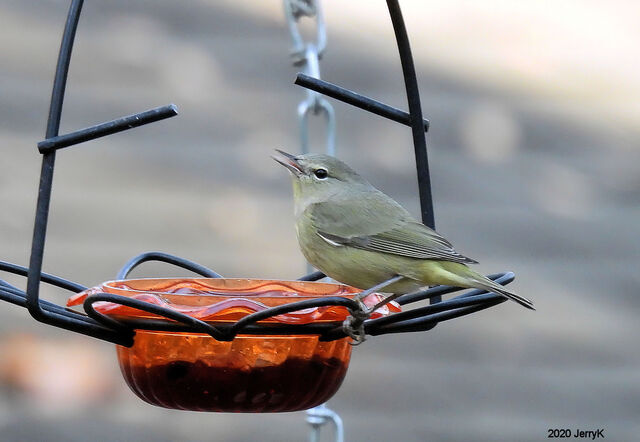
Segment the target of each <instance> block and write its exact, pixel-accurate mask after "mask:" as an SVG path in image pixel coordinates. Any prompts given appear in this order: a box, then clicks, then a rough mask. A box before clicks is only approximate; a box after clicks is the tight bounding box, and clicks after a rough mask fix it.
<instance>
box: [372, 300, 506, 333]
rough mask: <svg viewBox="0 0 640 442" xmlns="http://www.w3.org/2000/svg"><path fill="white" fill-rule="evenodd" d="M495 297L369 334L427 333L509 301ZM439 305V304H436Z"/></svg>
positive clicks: (376, 330) (391, 325)
mask: <svg viewBox="0 0 640 442" xmlns="http://www.w3.org/2000/svg"><path fill="white" fill-rule="evenodd" d="M490 296H493V298H494V299H493V300H491V299H489V300H486V301H483V302H482V303H478V304H477V305H474V306H468V307H463V308H459V309H454V310H445V311H443V312H440V313H434V314H433V315H429V316H426V317H422V318H414V319H408V320H406V321H402V322H398V323H395V324H388V325H385V326H381V327H380V328H378V329H373V330H371V331H370V332H368V333H369V334H370V335H372V336H378V335H383V334H389V333H409V332H418V331H426V330H430V329H432V328H433V327H435V326H436V324H438V323H440V322H443V321H448V320H451V319H455V318H459V317H460V316H466V315H469V314H471V313H475V312H478V311H480V310H485V309H487V308H490V307H493V306H495V305H497V304H500V303H502V302H505V301H506V300H507V299H506V298H503V297H501V296H497V295H490ZM434 305H437V304H434Z"/></svg>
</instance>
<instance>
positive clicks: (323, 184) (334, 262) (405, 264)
mask: <svg viewBox="0 0 640 442" xmlns="http://www.w3.org/2000/svg"><path fill="white" fill-rule="evenodd" d="M276 150H277V152H279V153H280V155H281V156H280V157H276V156H274V157H273V159H275V160H276V161H278V162H279V163H280V164H282V165H283V166H285V167H286V168H287V169H289V171H290V172H291V176H292V181H293V198H294V203H295V216H296V232H297V235H298V242H299V244H300V249H301V250H302V253H303V254H304V256H305V258H307V260H308V261H309V263H311V264H312V265H313V266H315V267H317V268H318V269H320V270H321V271H322V272H324V273H325V274H326V275H327V276H329V277H331V278H333V279H335V280H336V281H339V282H342V283H344V284H348V285H351V286H353V287H357V288H360V289H369V288H371V287H373V286H375V285H378V284H380V283H382V282H384V281H387V280H389V279H391V278H393V277H395V276H402V277H403V278H402V279H399V280H398V281H397V282H394V283H392V284H391V285H389V286H387V287H385V288H384V290H383V291H384V292H387V293H394V294H401V293H409V292H411V291H415V290H418V289H420V288H422V287H424V286H428V285H438V284H442V285H450V286H455V287H464V288H478V289H483V290H487V291H490V292H493V293H497V294H500V295H502V296H505V297H507V298H509V299H511V300H513V301H515V302H517V303H518V304H520V305H523V306H524V307H527V308H529V309H532V310H535V309H534V307H533V303H532V302H531V301H529V300H528V299H526V298H523V297H521V296H518V295H516V294H515V293H512V292H509V291H507V290H505V288H504V287H503V286H501V285H499V284H497V283H495V282H493V281H491V280H490V279H488V278H486V277H485V276H483V275H481V274H479V273H476V272H474V271H473V270H471V269H470V268H469V267H467V266H466V264H474V263H477V261H474V260H472V259H470V258H467V257H466V256H462V255H460V254H459V253H457V252H456V251H455V250H454V249H453V246H452V245H451V243H450V242H449V241H447V240H446V239H445V238H443V237H442V236H440V235H439V234H438V233H437V232H436V231H435V230H433V229H430V228H429V227H427V226H425V225H424V224H422V223H420V222H418V221H416V220H415V219H414V218H413V217H412V216H411V215H410V214H409V212H407V211H406V210H405V209H404V208H403V207H402V206H400V204H398V203H397V202H396V201H394V200H393V199H391V198H390V197H388V196H387V195H385V194H384V193H382V192H380V191H379V190H378V189H376V188H375V187H373V186H372V185H371V184H369V182H368V181H367V180H365V179H364V178H362V177H361V176H360V175H358V174H357V173H356V172H355V171H353V170H352V169H351V168H350V167H349V166H347V165H346V164H345V163H343V162H342V161H340V160H338V159H337V158H334V157H331V156H329V155H321V154H306V155H299V156H293V155H291V154H288V153H286V152H283V151H281V150H278V149H276Z"/></svg>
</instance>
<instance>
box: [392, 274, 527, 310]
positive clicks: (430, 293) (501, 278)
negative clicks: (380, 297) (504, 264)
mask: <svg viewBox="0 0 640 442" xmlns="http://www.w3.org/2000/svg"><path fill="white" fill-rule="evenodd" d="M487 278H489V279H491V280H492V281H495V282H497V283H498V284H502V285H507V284H509V283H510V282H512V281H513V280H514V279H515V274H514V273H513V272H505V273H494V274H492V275H487ZM460 290H461V289H460V287H453V286H449V285H437V286H435V287H430V288H428V289H425V290H421V291H419V292H415V293H407V294H406V295H402V296H399V297H398V298H397V299H396V302H397V303H398V304H400V305H405V304H410V303H413V302H417V301H422V300H423V299H429V298H433V297H435V296H442V295H446V294H449V293H453V292H457V291H460ZM480 293H486V290H480V289H476V290H472V291H470V292H467V293H464V294H462V295H460V297H466V296H473V295H477V294H480Z"/></svg>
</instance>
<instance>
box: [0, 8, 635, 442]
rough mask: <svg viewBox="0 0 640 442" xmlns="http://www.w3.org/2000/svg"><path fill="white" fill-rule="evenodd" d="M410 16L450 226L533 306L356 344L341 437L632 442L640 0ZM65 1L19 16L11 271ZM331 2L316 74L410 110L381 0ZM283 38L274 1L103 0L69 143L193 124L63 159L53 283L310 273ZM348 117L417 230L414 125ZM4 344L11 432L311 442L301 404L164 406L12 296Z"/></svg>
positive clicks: (13, 87) (3, 239)
mask: <svg viewBox="0 0 640 442" xmlns="http://www.w3.org/2000/svg"><path fill="white" fill-rule="evenodd" d="M257 3H258V4H257ZM401 4H402V7H403V12H404V14H405V19H406V22H407V27H408V30H409V34H410V38H411V42H412V47H413V52H414V56H415V61H416V65H417V70H418V74H419V78H420V88H421V96H422V102H423V108H424V113H425V115H426V117H427V118H429V119H430V120H431V130H430V132H429V134H428V137H427V141H428V145H429V155H430V162H431V166H432V180H433V191H434V195H435V210H436V223H437V227H438V230H439V231H440V232H441V233H442V234H444V235H445V236H447V237H448V238H449V239H451V240H452V242H453V243H454V244H455V245H456V247H457V249H458V250H460V251H461V252H462V253H464V254H466V255H468V256H471V257H475V258H477V259H478V260H479V261H481V264H480V265H479V269H480V270H481V271H483V272H485V273H493V272H498V271H506V270H513V271H514V272H515V273H516V275H517V280H516V282H515V283H514V284H513V285H512V287H513V288H514V289H517V291H518V292H519V293H521V294H523V295H525V296H527V297H530V298H532V299H533V300H534V301H535V303H536V306H537V308H538V311H537V312H535V313H531V312H527V311H525V310H524V309H522V308H519V307H517V306H516V305H515V304H513V303H505V304H501V305H500V306H498V307H495V308H493V309H491V310H489V311H485V312H481V313H477V314H475V315H473V316H471V317H467V318H465V319H460V320H456V321H453V322H450V323H446V324H442V325H440V326H438V327H436V328H435V329H434V330H433V331H430V332H428V333H419V334H408V335H398V336H387V337H378V338H373V339H370V340H369V341H368V342H366V343H365V344H364V345H362V346H360V347H358V348H356V349H355V351H354V355H353V360H352V363H351V367H350V370H349V373H348V375H347V378H346V380H345V383H344V385H343V387H342V389H341V390H340V391H339V392H338V394H337V395H336V396H335V397H334V398H333V399H332V400H331V402H330V406H331V407H332V408H333V409H335V410H336V411H337V412H339V413H340V415H341V416H342V418H343V419H344V423H345V427H346V439H347V440H350V441H365V440H380V441H384V440H402V441H423V440H434V441H448V440H451V441H457V440H491V441H502V440H503V441H513V440H522V441H524V440H541V439H545V438H546V437H547V429H548V428H571V429H572V431H573V430H575V429H583V430H589V429H597V428H604V429H605V430H604V434H605V436H606V437H607V438H608V439H610V440H634V439H636V438H637V435H638V434H639V433H640V424H639V423H638V422H640V420H639V419H638V417H639V415H640V374H639V373H640V372H639V370H638V366H639V364H640V352H639V351H638V339H637V336H638V332H639V331H640V325H639V322H638V320H637V313H638V307H639V306H640V302H639V301H638V290H637V287H638V283H640V277H639V276H638V275H639V274H638V263H639V262H640V241H639V240H638V225H639V223H640V209H639V208H638V207H639V204H638V203H640V192H639V190H640V173H639V171H638V164H639V163H640V149H639V146H638V141H639V140H640V132H639V131H638V122H639V121H640V107H639V105H638V103H640V75H639V74H640V58H639V57H637V43H638V41H639V39H640V30H639V28H638V26H637V20H638V17H640V6H638V4H637V3H636V2H627V1H622V0H619V1H612V2H595V1H570V0H562V1H559V2H554V3H553V4H551V5H550V4H547V3H544V2H534V1H529V2H509V1H490V2H481V3H479V2H467V1H462V0H456V1H429V2H421V1H417V0H415V1H409V0H407V1H403V2H401ZM67 7H68V2H67V1H62V0H48V1H40V2H21V1H17V0H3V1H2V2H0V41H1V42H2V44H1V45H0V60H1V63H0V78H1V82H0V97H1V100H0V103H1V106H0V151H1V156H0V207H1V211H0V259H2V260H6V261H11V262H15V263H18V264H23V265H26V264H27V263H28V257H29V248H30V240H31V234H32V223H33V214H34V210H35V198H36V190H37V182H38V175H39V170H40V156H39V154H38V152H37V149H36V143H37V142H38V141H40V140H41V139H42V138H43V134H44V130H45V123H46V121H45V120H46V114H47V110H48V101H49V95H50V88H51V83H52V80H53V71H54V66H55V60H56V56H57V51H58V47H59V41H60V35H61V32H62V27H63V24H64V20H65V16H66V12H67ZM324 9H325V16H326V22H327V29H328V37H329V41H328V49H327V52H326V56H325V57H324V59H323V61H322V65H321V71H322V76H323V78H325V79H326V80H328V81H331V82H333V83H337V84H339V85H342V86H344V87H347V88H350V89H352V90H355V91H357V92H360V93H363V94H366V95H368V96H371V97H373V98H376V99H379V100H381V101H383V102H385V103H388V104H390V105H393V106H396V107H399V108H403V109H404V108H406V101H405V100H406V99H405V96H404V86H403V83H402V75H401V70H400V65H399V60H398V58H397V50H396V47H395V41H394V38H393V31H392V28H391V24H390V22H389V18H388V13H387V10H386V5H385V2H383V1H377V2H365V1H353V2H329V1H325V2H324ZM290 44H291V43H290V39H289V35H288V32H287V29H286V25H285V22H284V15H283V12H282V5H281V2H280V1H276V0H271V1H268V2H252V1H233V2H232V1H231V0H227V1H217V2H215V1H211V0H210V1H206V0H199V1H190V2H170V1H165V0H162V1H160V0H154V1H151V0H146V1H142V0H140V1H124V0H118V1H109V2H97V1H90V0H89V1H87V2H86V3H85V6H84V10H83V15H82V18H81V20H80V26H79V29H78V34H77V39H76V46H75V50H74V55H73V58H72V62H71V70H70V75H69V82H68V88H67V95H66V101H65V107H64V111H63V119H62V128H61V133H66V132H69V131H73V130H76V129H79V128H83V127H86V126H90V125H92V124H96V123H99V122H102V121H106V120H110V119H112V118H115V117H118V116H121V115H128V114H131V113H135V112H139V111H142V110H145V109H148V108H151V107H155V106H159V105H163V104H166V103H170V102H173V103H176V104H177V105H178V107H179V109H180V116H178V117H176V118H173V119H170V120H167V121H164V122H160V123H155V124H152V125H149V126H146V127H143V128H139V129H134V130H132V131H129V132H126V133H124V134H118V135H114V136H111V137H108V138H104V139H101V140H97V141H93V142H91V143H88V144H85V145H79V146H76V147H72V148H69V149H66V150H64V151H62V152H60V153H59V154H58V160H57V168H56V172H55V182H54V192H53V199H52V209H51V217H50V224H49V234H48V239H47V246H46V252H45V264H44V269H45V271H47V272H50V273H54V274H57V275H60V276H63V277H66V278H69V279H71V280H74V281H78V282H80V283H82V284H85V285H93V284H96V283H99V282H101V281H104V280H108V279H112V278H113V277H114V276H115V274H116V272H117V270H118V269H119V268H120V266H121V265H122V264H124V262H126V260H127V259H129V258H130V257H132V256H134V255H136V254H138V253H140V252H143V251H147V250H162V251H166V252H169V253H174V254H177V255H180V256H184V257H187V258H190V259H193V260H195V261H197V262H200V263H202V264H205V265H207V266H209V267H211V268H213V269H215V270H217V271H218V272H220V273H222V274H224V275H226V276H243V277H268V278H296V277H297V276H299V275H301V274H302V273H303V272H304V270H305V266H304V263H303V259H302V256H301V254H300V253H299V251H298V248H297V243H296V240H295V234H294V229H293V214H292V203H291V201H290V198H291V190H290V188H289V186H290V184H289V179H288V177H287V176H286V173H285V171H284V170H282V168H281V167H279V166H277V165H276V164H275V163H273V161H272V160H271V159H270V158H269V154H270V153H271V152H272V149H274V148H276V147H280V148H283V149H285V150H289V151H296V150H297V149H298V133H297V126H296V117H295V108H296V105H297V103H298V102H299V101H300V100H301V99H302V98H303V97H304V92H303V90H302V89H300V88H298V87H297V86H294V85H293V84H292V81H293V78H294V75H295V72H296V69H295V68H294V67H292V66H291V64H290V60H289V57H288V53H289V49H290ZM333 104H334V106H335V108H336V112H337V117H338V127H337V130H338V139H337V142H338V152H339V156H340V157H341V158H343V159H344V160H345V161H347V162H348V163H349V164H351V165H352V166H353V167H354V168H355V169H356V170H358V171H359V172H361V173H362V174H363V175H364V176H366V177H367V178H369V179H370V181H371V182H372V183H373V184H374V185H376V186H377V187H379V188H381V189H382V190H384V191H385V192H387V193H388V194H390V195H391V196H393V197H394V198H396V199H398V200H400V201H401V202H402V203H403V204H404V205H405V206H407V207H408V208H409V209H410V210H411V211H412V212H413V213H415V214H417V213H418V205H417V188H416V181H415V172H414V163H413V157H412V149H413V147H412V144H411V136H410V130H409V129H408V128H406V127H403V126H400V125H398V124H396V123H392V122H388V121H385V120H382V119H380V118H379V117H376V116H373V115H370V114H367V113H366V112H363V111H358V110H355V109H353V108H351V107H348V106H346V105H343V104H340V103H338V102H335V101H333ZM321 128H322V125H321V124H320V123H318V125H317V127H316V128H315V129H314V130H315V131H316V132H317V133H316V135H319V134H320V133H321ZM322 140H323V138H322V137H320V136H318V138H317V140H316V141H317V142H316V143H315V146H314V150H320V149H322ZM135 274H136V275H145V276H152V275H167V274H170V275H174V274H177V273H176V271H175V270H173V269H170V268H168V267H165V266H162V265H156V266H154V265H146V266H145V267H143V268H141V269H140V270H138V271H136V273H135ZM7 279H8V280H9V281H11V282H13V283H15V284H18V285H19V286H20V287H24V281H23V280H21V279H20V278H12V277H7ZM43 294H44V296H45V297H46V298H47V299H51V300H55V301H56V302H59V303H62V302H64V299H65V294H64V293H62V292H57V291H55V290H52V289H49V288H43ZM0 352H1V353H0V354H1V357H0V439H2V440H3V441H22V440H42V441H58V440H60V441H62V440H64V441H84V440H102V441H165V440H189V441H245V440H269V441H283V440H304V439H306V438H307V433H308V429H307V427H306V424H305V423H304V414H303V413H292V414H281V415H277V414H276V415H232V414H202V413H188V412H179V411H170V410H163V409H160V408H155V407H152V406H150V405H146V404H145V403H143V402H142V401H140V400H138V399H137V398H136V397H134V396H133V394H132V393H130V392H129V391H128V389H127V387H126V386H125V385H124V382H122V380H121V379H120V375H119V372H118V368H117V363H116V359H115V352H114V350H113V348H112V346H111V345H109V344H106V343H102V342H100V341H97V340H93V339H90V338H84V337H79V336H75V335H73V334H71V333H68V332H63V331H59V330H56V329H53V328H51V327H47V326H45V325H41V324H38V323H36V322H35V321H33V320H32V319H31V318H30V317H29V316H28V315H27V313H26V311H25V310H22V309H19V308H17V307H13V306H11V305H9V304H6V303H3V304H1V305H0ZM323 433H324V437H325V438H326V440H330V438H328V437H327V436H328V435H329V433H330V431H329V430H328V429H327V430H325V431H324V432H323Z"/></svg>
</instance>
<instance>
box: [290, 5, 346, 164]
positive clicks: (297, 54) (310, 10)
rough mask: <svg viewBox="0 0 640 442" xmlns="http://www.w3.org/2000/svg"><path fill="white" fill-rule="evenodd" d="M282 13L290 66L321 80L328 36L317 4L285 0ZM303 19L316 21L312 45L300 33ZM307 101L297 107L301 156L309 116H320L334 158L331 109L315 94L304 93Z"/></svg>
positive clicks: (306, 144)
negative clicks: (289, 50) (284, 20)
mask: <svg viewBox="0 0 640 442" xmlns="http://www.w3.org/2000/svg"><path fill="white" fill-rule="evenodd" d="M284 12H285V17H286V20H287V25H288V27H289V34H290V35H291V40H292V41H293V48H292V50H291V58H292V59H293V65H294V66H298V67H300V68H301V69H302V71H303V72H304V73H305V74H307V75H309V76H310V77H313V78H320V59H321V58H322V54H323V53H324V50H325V49H326V47H327V33H326V29H325V25H324V17H323V15H322V8H321V7H320V3H319V2H316V1H315V0H284ZM302 17H308V18H313V19H315V25H316V37H315V41H305V40H304V39H303V37H302V34H301V33H300V29H299V27H298V26H299V21H300V19H301V18H302ZM306 94H307V97H306V99H305V100H303V101H301V102H300V104H299V105H298V125H299V130H300V148H301V151H302V153H303V154H304V153H308V152H309V114H310V113H311V114H313V115H318V114H320V113H322V114H323V115H324V117H325V122H326V137H327V140H326V153H327V154H329V155H333V156H335V154H336V115H335V111H334V110H333V106H332V105H331V103H329V102H328V101H327V100H326V99H325V98H324V97H323V96H322V95H320V94H319V93H317V92H316V91H313V90H310V89H307V91H306Z"/></svg>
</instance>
